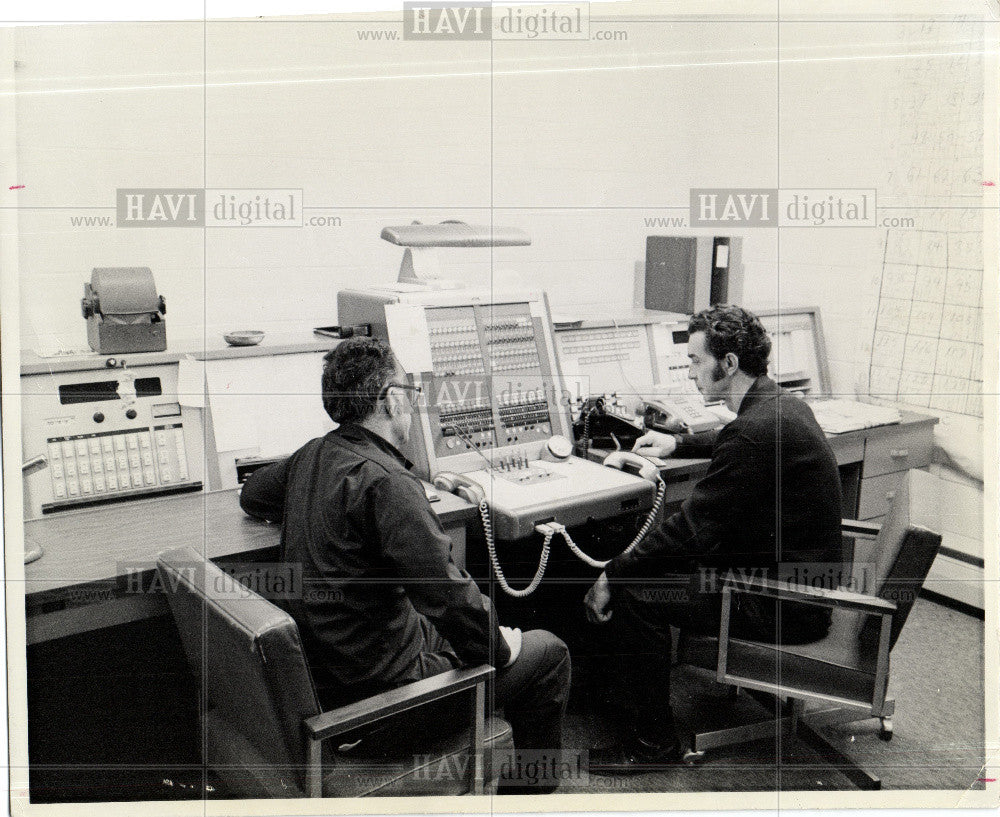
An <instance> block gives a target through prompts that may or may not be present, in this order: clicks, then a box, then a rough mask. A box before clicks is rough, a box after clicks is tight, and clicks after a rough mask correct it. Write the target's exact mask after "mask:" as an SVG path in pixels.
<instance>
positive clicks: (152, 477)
mask: <svg viewBox="0 0 1000 817" xmlns="http://www.w3.org/2000/svg"><path fill="white" fill-rule="evenodd" d="M143 476H144V477H145V478H146V484H147V485H155V484H156V472H155V471H154V470H153V469H152V468H147V469H146V470H145V471H143Z"/></svg>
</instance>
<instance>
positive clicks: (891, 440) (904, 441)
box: [863, 426, 934, 477]
mask: <svg viewBox="0 0 1000 817" xmlns="http://www.w3.org/2000/svg"><path fill="white" fill-rule="evenodd" d="M933 445H934V436H933V434H932V432H931V430H930V428H928V427H924V426H921V427H918V428H898V429H894V430H892V431H888V432H886V433H884V434H877V435H876V434H871V435H870V436H869V437H868V441H867V442H866V443H865V466H864V473H863V476H865V477H877V476H879V475H881V474H889V473H892V472H893V471H905V470H907V469H909V468H923V467H924V466H925V465H929V464H930V461H931V448H932V447H933Z"/></svg>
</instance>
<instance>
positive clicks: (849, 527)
mask: <svg viewBox="0 0 1000 817" xmlns="http://www.w3.org/2000/svg"><path fill="white" fill-rule="evenodd" d="M880 530H882V526H881V525H877V524H875V523H874V522H861V521H859V520H857V519H841V520H840V532H841V533H843V534H846V535H847V536H861V537H864V538H865V539H869V538H870V539H874V538H875V537H876V536H878V532H879V531H880Z"/></svg>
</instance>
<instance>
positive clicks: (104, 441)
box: [101, 437, 115, 454]
mask: <svg viewBox="0 0 1000 817" xmlns="http://www.w3.org/2000/svg"><path fill="white" fill-rule="evenodd" d="M114 445H115V444H114V441H113V440H112V439H111V438H110V437H102V438H101V451H103V452H104V453H105V454H110V453H111V452H112V451H113V450H114Z"/></svg>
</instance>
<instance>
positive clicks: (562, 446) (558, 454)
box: [545, 434, 573, 460]
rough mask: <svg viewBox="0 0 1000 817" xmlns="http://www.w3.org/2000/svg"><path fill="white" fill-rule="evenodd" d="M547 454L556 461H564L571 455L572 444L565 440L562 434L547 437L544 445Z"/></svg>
mask: <svg viewBox="0 0 1000 817" xmlns="http://www.w3.org/2000/svg"><path fill="white" fill-rule="evenodd" d="M545 447H546V448H547V449H548V451H549V453H550V454H551V455H552V456H553V457H555V458H556V459H557V460H564V459H566V458H567V457H568V456H569V455H570V454H572V453H573V443H571V442H570V441H569V440H567V439H566V438H565V437H564V436H562V434H556V435H555V436H554V437H549V439H548V441H547V442H546V443H545Z"/></svg>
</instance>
